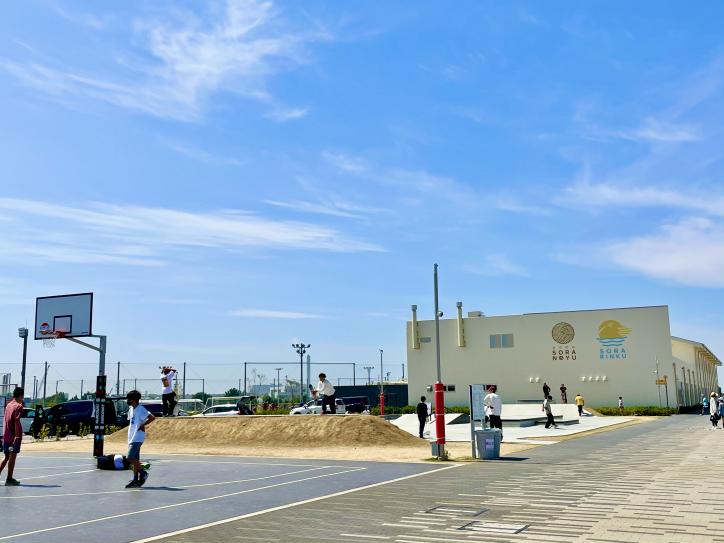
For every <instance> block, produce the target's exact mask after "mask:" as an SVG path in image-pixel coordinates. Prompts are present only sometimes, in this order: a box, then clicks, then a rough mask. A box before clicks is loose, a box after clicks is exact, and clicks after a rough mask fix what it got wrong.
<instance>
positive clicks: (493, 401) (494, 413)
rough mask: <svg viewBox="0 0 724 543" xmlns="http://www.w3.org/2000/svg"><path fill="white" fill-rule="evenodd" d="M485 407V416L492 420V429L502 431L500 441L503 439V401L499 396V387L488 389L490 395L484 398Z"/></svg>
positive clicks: (492, 386) (494, 386)
mask: <svg viewBox="0 0 724 543" xmlns="http://www.w3.org/2000/svg"><path fill="white" fill-rule="evenodd" d="M483 406H484V407H485V414H486V415H487V416H488V417H489V418H490V427H491V428H497V429H498V430H500V432H501V434H500V439H501V441H502V439H503V434H502V432H503V419H501V418H500V417H501V416H502V415H503V400H502V399H501V398H500V396H498V387H497V386H496V385H491V386H489V387H488V394H487V395H486V396H485V398H483Z"/></svg>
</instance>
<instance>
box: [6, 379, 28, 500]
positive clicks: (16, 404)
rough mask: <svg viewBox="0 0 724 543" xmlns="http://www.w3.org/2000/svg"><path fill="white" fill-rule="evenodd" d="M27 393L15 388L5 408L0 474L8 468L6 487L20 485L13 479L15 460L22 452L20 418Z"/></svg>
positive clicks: (20, 388)
mask: <svg viewBox="0 0 724 543" xmlns="http://www.w3.org/2000/svg"><path fill="white" fill-rule="evenodd" d="M24 400H25V391H24V390H23V388H22V387H15V390H13V399H12V400H11V401H10V403H8V404H7V405H6V406H5V418H4V421H3V422H4V424H3V453H4V455H5V456H4V458H3V461H2V462H0V473H2V471H3V470H4V469H5V466H7V467H8V477H7V479H5V486H18V485H20V483H19V482H18V481H17V480H15V479H13V472H14V471H15V460H17V458H18V453H19V452H20V445H21V444H22V442H23V425H22V424H21V423H20V417H21V416H22V414H23V401H24Z"/></svg>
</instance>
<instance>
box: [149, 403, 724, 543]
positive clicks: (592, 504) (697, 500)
mask: <svg viewBox="0 0 724 543" xmlns="http://www.w3.org/2000/svg"><path fill="white" fill-rule="evenodd" d="M722 451H724V431H723V430H711V429H710V425H709V421H708V417H699V416H693V415H688V416H676V417H670V418H666V419H661V420H658V421H654V422H650V423H646V424H640V425H636V426H631V427H626V428H622V429H618V430H614V431H611V432H606V433H602V434H597V435H593V436H589V437H584V438H581V439H576V440H572V441H566V442H563V443H559V444H556V445H550V446H545V447H538V448H535V449H531V450H529V451H525V452H524V453H520V454H519V456H518V457H507V458H505V459H502V460H498V461H491V462H480V463H469V464H459V465H457V466H456V467H453V468H452V469H447V470H442V471H434V472H431V473H429V474H426V475H423V476H418V477H415V478H410V479H404V480H401V481H397V482H392V483H389V484H383V485H381V486H375V487H371V488H367V489H362V490H359V491H353V492H350V493H347V494H343V495H339V496H335V497H331V498H330V499H327V500H321V501H315V502H311V503H306V504H300V505H297V506H292V507H287V508H284V509H281V510H276V511H271V512H268V513H265V514H261V515H258V516H254V517H251V518H244V519H241V520H238V521H233V522H224V523H220V524H217V525H215V526H211V527H208V528H204V529H199V530H194V531H189V532H186V533H180V534H176V535H172V536H170V537H167V538H164V539H162V540H163V541H165V542H166V543H172V542H178V543H201V542H207V541H289V542H291V541H295V542H302V541H348V542H360V543H362V542H366V543H369V542H370V541H390V542H398V543H427V542H429V543H455V542H464V541H489V542H497V543H504V542H513V541H545V542H551V543H555V542H566V543H568V542H579V541H596V542H601V543H612V542H634V541H635V542H656V543H661V542H671V543H674V542H716V541H723V542H724V483H723V482H724V454H722ZM310 486H313V492H314V493H324V492H325V491H327V489H326V488H325V484H324V482H323V481H320V482H318V483H311V484H310ZM310 491H311V489H310Z"/></svg>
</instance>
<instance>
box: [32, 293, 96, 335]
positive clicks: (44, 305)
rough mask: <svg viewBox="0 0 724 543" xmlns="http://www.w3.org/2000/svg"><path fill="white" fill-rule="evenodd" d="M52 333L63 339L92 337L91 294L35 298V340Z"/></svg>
mask: <svg viewBox="0 0 724 543" xmlns="http://www.w3.org/2000/svg"><path fill="white" fill-rule="evenodd" d="M54 332H62V333H63V336H64V337H88V336H92V335H93V293H92V292H84V293H81V294H64V295H62V296H43V297H40V298H36V300H35V339H47V338H48V334H49V333H51V334H52V333H54Z"/></svg>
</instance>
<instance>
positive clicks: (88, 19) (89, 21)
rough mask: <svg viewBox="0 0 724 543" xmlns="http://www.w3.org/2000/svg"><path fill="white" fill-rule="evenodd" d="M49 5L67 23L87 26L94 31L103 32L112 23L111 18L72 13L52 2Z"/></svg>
mask: <svg viewBox="0 0 724 543" xmlns="http://www.w3.org/2000/svg"><path fill="white" fill-rule="evenodd" d="M47 5H48V6H49V7H50V9H51V10H52V11H53V12H55V13H56V14H57V15H59V16H60V17H62V18H63V19H65V20H66V21H70V22H71V23H74V24H77V25H81V26H86V27H89V28H92V29H94V30H102V29H103V28H105V27H106V26H107V25H108V24H109V22H110V18H109V17H99V16H97V15H92V14H90V13H82V12H77V11H71V10H68V9H66V8H64V7H63V6H62V5H61V4H60V3H59V2H55V1H50V2H48V4H47Z"/></svg>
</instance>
